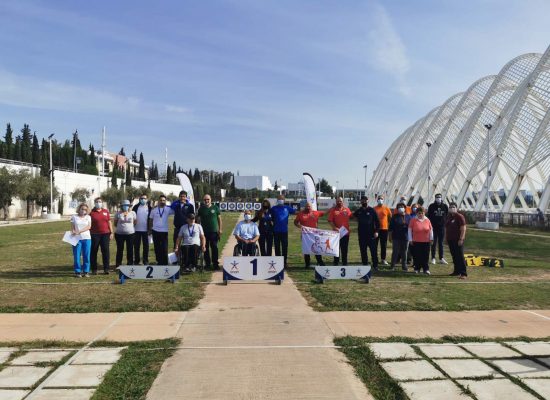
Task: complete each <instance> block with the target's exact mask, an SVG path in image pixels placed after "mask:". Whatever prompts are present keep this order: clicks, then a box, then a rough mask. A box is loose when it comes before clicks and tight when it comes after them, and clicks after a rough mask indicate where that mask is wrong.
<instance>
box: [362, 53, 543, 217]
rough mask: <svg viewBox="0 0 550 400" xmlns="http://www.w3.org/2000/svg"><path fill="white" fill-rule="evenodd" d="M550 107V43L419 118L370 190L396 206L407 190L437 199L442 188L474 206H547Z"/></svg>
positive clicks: (397, 142) (415, 197) (498, 208)
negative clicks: (538, 51)
mask: <svg viewBox="0 0 550 400" xmlns="http://www.w3.org/2000/svg"><path fill="white" fill-rule="evenodd" d="M549 110H550V47H549V48H548V49H547V50H546V52H545V53H544V54H536V53H530V54H524V55H521V56H519V57H516V58H514V59H513V60H511V61H510V62H508V63H507V64H506V65H505V66H504V67H503V68H502V70H501V71H500V72H499V73H498V75H491V76H486V77H484V78H481V79H479V80H477V81H476V82H474V83H473V84H472V85H471V86H470V87H469V88H468V89H467V90H466V91H464V92H462V93H458V94H455V95H454V96H452V97H450V98H449V99H448V100H447V101H446V102H445V103H443V104H442V105H441V106H439V107H436V108H434V109H433V110H431V111H430V112H429V113H428V114H426V115H425V116H424V117H423V118H421V119H419V120H418V121H416V122H415V123H414V124H413V125H412V126H410V127H409V128H408V129H406V130H405V132H403V133H402V134H401V135H400V136H399V137H398V138H397V139H396V140H395V141H394V142H393V143H392V145H391V146H390V147H389V149H388V150H387V151H386V153H385V154H384V157H383V158H382V160H381V161H380V163H379V164H378V166H377V168H376V169H375V171H374V173H373V176H372V179H371V182H370V185H369V187H368V190H367V191H368V193H369V194H370V195H371V196H373V195H376V194H384V195H385V197H386V203H387V204H390V205H393V206H395V205H396V204H397V203H398V201H399V199H400V198H401V197H402V196H404V197H405V198H407V199H409V201H412V202H418V200H419V199H420V198H422V199H428V200H427V202H431V201H432V197H433V194H434V193H441V194H442V195H443V197H444V199H446V201H447V202H450V201H455V202H456V203H458V204H459V207H460V208H461V209H466V210H473V211H480V210H482V209H485V208H486V207H488V208H489V210H490V211H502V212H513V211H529V210H532V209H534V208H540V209H541V210H546V209H548V206H549V202H550V111H549ZM428 171H429V173H428ZM411 199H412V200H411ZM487 200H488V201H487Z"/></svg>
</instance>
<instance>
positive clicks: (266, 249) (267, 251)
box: [252, 199, 273, 256]
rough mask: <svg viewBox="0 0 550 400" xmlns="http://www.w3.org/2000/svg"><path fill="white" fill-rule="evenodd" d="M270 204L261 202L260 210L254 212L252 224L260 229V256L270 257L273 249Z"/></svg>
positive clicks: (266, 201) (265, 201) (267, 201)
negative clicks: (254, 223) (255, 224)
mask: <svg viewBox="0 0 550 400" xmlns="http://www.w3.org/2000/svg"><path fill="white" fill-rule="evenodd" d="M270 209H271V204H270V203H269V200H267V199H265V200H264V201H262V208H261V209H260V210H258V211H256V215H255V216H254V219H252V221H253V222H256V223H257V224H258V228H259V229H260V239H259V243H260V254H261V255H262V256H270V255H271V254H272V249H273V217H272V216H271V212H270V211H269V210H270Z"/></svg>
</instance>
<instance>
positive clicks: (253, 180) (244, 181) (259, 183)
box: [235, 175, 273, 190]
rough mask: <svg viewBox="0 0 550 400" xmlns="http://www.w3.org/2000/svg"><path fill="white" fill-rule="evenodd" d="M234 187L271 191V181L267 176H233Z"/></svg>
mask: <svg viewBox="0 0 550 400" xmlns="http://www.w3.org/2000/svg"><path fill="white" fill-rule="evenodd" d="M235 187H236V188H237V189H247V190H248V189H258V190H270V189H273V186H272V185H271V181H270V180H269V177H267V176H243V175H235Z"/></svg>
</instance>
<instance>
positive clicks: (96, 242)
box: [90, 233, 111, 272]
mask: <svg viewBox="0 0 550 400" xmlns="http://www.w3.org/2000/svg"><path fill="white" fill-rule="evenodd" d="M109 236H111V234H110V233H92V254H90V269H91V270H92V272H97V252H98V250H99V248H100V247H101V256H102V259H103V271H109V258H110V253H109V241H110V240H111V239H110V238H109Z"/></svg>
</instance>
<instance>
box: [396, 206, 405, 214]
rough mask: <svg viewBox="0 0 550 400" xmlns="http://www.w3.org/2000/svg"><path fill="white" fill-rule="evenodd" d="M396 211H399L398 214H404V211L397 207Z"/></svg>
mask: <svg viewBox="0 0 550 400" xmlns="http://www.w3.org/2000/svg"><path fill="white" fill-rule="evenodd" d="M397 211H399V214H405V209H404V208H403V207H399V208H398V209H397Z"/></svg>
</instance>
